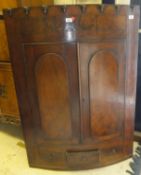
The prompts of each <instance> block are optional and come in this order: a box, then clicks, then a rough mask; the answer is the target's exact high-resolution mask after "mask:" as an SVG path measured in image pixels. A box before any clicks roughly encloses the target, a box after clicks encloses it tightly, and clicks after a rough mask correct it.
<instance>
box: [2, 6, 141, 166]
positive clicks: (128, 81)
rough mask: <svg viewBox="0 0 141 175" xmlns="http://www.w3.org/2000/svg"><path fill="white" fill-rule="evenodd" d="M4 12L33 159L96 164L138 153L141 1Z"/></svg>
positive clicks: (46, 163)
mask: <svg viewBox="0 0 141 175" xmlns="http://www.w3.org/2000/svg"><path fill="white" fill-rule="evenodd" d="M4 18H5V21H6V28H7V33H8V41H9V47H10V53H11V60H12V66H13V70H14V78H15V83H16V89H17V95H18V102H19V107H20V114H21V117H22V123H23V130H24V134H25V139H26V144H27V153H28V158H29V163H30V165H31V166H34V167H42V168H50V169H88V168H94V167H100V166H104V165H108V164H112V163H115V162H118V161H121V160H124V159H126V158H128V157H129V156H131V155H132V144H133V130H134V109H135V96H136V70H137V48H138V44H137V39H138V23H139V8H138V7H134V8H132V9H131V8H130V7H128V6H116V7H115V6H113V5H106V6H101V7H100V6H97V5H88V6H80V5H79V6H73V5H71V6H64V7H63V6H51V7H49V8H48V9H46V8H44V9H43V8H40V7H38V8H31V9H30V13H25V10H24V9H22V8H19V9H16V10H14V13H12V14H11V13H10V14H9V11H5V13H4ZM15 31H16V32H15Z"/></svg>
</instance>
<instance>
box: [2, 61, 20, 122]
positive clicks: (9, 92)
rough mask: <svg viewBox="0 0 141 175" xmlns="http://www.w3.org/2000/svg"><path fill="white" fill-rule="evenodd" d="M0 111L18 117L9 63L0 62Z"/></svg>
mask: <svg viewBox="0 0 141 175" xmlns="http://www.w3.org/2000/svg"><path fill="white" fill-rule="evenodd" d="M0 111H1V115H6V116H11V117H12V116H13V117H17V118H18V117H19V110H18V105H17V98H16V93H15V85H14V80H13V73H12V70H11V66H10V64H9V63H7V64H6V63H5V64H2V63H1V64H0ZM13 120H14V119H13Z"/></svg>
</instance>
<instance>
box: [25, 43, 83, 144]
mask: <svg viewBox="0 0 141 175" xmlns="http://www.w3.org/2000/svg"><path fill="white" fill-rule="evenodd" d="M75 47H76V46H75V44H72V45H70V44H68V45H67V44H66V45H64V44H50V45H48V44H43V45H42V44H41V45H25V56H26V57H25V62H26V67H25V70H26V78H27V88H28V92H29V102H30V108H31V113H32V115H31V116H32V125H33V127H34V128H35V130H34V134H35V135H36V141H37V143H39V144H41V143H42V142H44V143H46V144H54V143H55V144H56V143H57V144H59V143H62V142H63V143H64V145H65V143H72V142H73V143H76V142H78V141H79V137H80V126H79V125H80V124H79V123H80V122H79V120H80V119H79V90H78V76H77V60H76V52H75ZM64 50H66V51H67V53H68V54H66V55H64ZM69 70H73V72H72V73H71V72H70V71H69Z"/></svg>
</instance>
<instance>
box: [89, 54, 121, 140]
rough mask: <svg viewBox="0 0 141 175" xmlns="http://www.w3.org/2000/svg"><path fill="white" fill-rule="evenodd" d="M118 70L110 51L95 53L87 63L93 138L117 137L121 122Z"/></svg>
mask: <svg viewBox="0 0 141 175" xmlns="http://www.w3.org/2000/svg"><path fill="white" fill-rule="evenodd" d="M118 77H119V68H118V63H117V60H116V58H115V56H114V54H113V53H112V52H110V51H100V52H97V53H96V54H95V55H94V56H93V57H92V58H91V60H90V62H89V88H90V118H91V133H92V135H93V136H94V137H98V138H100V137H109V136H112V135H114V136H115V135H118V134H119V129H120V126H121V122H122V119H121V118H122V116H121V114H120V113H119V107H120V106H119V105H120V102H119V99H121V101H122V102H124V96H123V97H120V98H119V96H120V93H119V92H120V91H119V78H118Z"/></svg>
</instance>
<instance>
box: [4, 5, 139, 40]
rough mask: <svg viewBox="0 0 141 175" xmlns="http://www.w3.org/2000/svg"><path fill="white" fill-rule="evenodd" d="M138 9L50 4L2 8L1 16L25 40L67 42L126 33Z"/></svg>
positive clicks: (134, 20) (126, 6)
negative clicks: (2, 15)
mask: <svg viewBox="0 0 141 175" xmlns="http://www.w3.org/2000/svg"><path fill="white" fill-rule="evenodd" d="M139 13H140V10H139V6H128V5H65V6H62V5H54V6H42V7H25V8H14V9H5V10H4V19H5V21H6V23H11V24H10V25H11V26H12V25H13V27H14V26H15V27H17V28H16V29H15V30H16V31H17V32H20V34H21V36H22V40H23V42H25V43H28V42H46V41H48V42H58V41H63V42H66V41H67V42H69V41H80V40H81V41H83V40H86V39H87V40H94V39H95V40H97V39H98V40H99V39H106V38H123V37H126V36H127V35H128V28H129V25H135V24H136V23H138V22H136V21H138V20H139ZM8 26H9V25H8Z"/></svg>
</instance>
